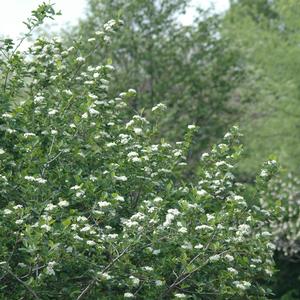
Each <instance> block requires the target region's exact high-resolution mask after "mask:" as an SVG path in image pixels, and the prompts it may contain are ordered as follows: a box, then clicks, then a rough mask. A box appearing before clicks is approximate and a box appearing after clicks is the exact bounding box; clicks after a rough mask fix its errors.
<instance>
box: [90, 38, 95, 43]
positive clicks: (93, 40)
mask: <svg viewBox="0 0 300 300" xmlns="http://www.w3.org/2000/svg"><path fill="white" fill-rule="evenodd" d="M95 41H96V39H95V38H89V39H88V42H95Z"/></svg>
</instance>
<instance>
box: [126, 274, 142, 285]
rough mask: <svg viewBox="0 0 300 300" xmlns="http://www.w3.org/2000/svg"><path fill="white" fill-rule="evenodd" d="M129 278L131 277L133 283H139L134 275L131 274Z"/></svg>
mask: <svg viewBox="0 0 300 300" xmlns="http://www.w3.org/2000/svg"><path fill="white" fill-rule="evenodd" d="M129 278H130V279H131V281H132V283H133V285H139V283H140V280H139V279H138V278H136V277H135V276H132V275H131V276H130V277H129Z"/></svg>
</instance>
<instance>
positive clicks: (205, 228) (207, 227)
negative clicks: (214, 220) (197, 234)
mask: <svg viewBox="0 0 300 300" xmlns="http://www.w3.org/2000/svg"><path fill="white" fill-rule="evenodd" d="M195 229H196V230H214V228H213V227H211V226H208V225H199V226H196V227H195Z"/></svg>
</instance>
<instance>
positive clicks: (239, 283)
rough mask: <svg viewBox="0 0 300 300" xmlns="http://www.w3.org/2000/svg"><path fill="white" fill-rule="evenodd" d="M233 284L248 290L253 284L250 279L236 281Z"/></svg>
mask: <svg viewBox="0 0 300 300" xmlns="http://www.w3.org/2000/svg"><path fill="white" fill-rule="evenodd" d="M233 284H234V285H235V286H236V287H237V288H238V289H241V290H246V289H248V288H249V287H250V286H251V283H250V282H248V281H234V282H233Z"/></svg>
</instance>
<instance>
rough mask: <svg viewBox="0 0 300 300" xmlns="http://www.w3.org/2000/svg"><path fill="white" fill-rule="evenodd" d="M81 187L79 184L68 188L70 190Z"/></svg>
mask: <svg viewBox="0 0 300 300" xmlns="http://www.w3.org/2000/svg"><path fill="white" fill-rule="evenodd" d="M80 188H81V187H80V186H79V185H74V186H72V187H71V188H70V189H71V190H79V189H80Z"/></svg>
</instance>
